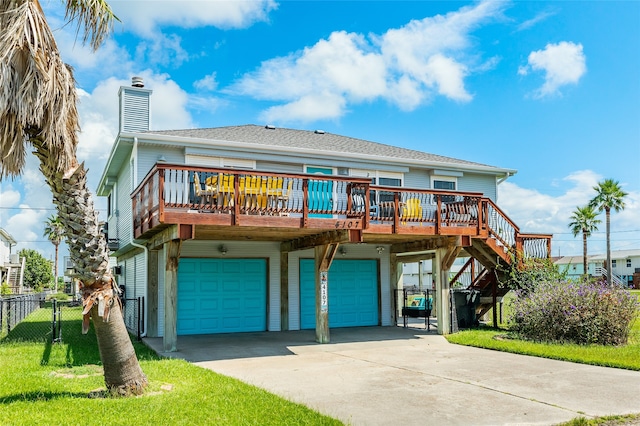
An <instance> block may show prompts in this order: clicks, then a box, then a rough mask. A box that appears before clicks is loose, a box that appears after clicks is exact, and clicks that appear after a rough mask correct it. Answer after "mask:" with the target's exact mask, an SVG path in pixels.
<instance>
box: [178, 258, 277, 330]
mask: <svg viewBox="0 0 640 426" xmlns="http://www.w3.org/2000/svg"><path fill="white" fill-rule="evenodd" d="M177 327H178V334H179V335H186V334H212V333H237V332H243V331H265V330H266V329H267V262H266V260H265V259H190V258H185V259H180V263H179V266H178V323H177Z"/></svg>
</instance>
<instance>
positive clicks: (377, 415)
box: [145, 327, 640, 425]
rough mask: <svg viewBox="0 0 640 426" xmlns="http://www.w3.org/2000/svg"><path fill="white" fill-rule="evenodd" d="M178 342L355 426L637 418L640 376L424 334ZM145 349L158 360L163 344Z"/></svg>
mask: <svg viewBox="0 0 640 426" xmlns="http://www.w3.org/2000/svg"><path fill="white" fill-rule="evenodd" d="M314 340H315V332H314V331H312V330H309V331H288V332H278V333H243V334H229V335H208V336H180V337H179V338H178V352H175V353H162V352H160V353H161V354H162V355H165V356H171V357H177V358H183V359H185V360H187V361H190V362H192V363H194V364H196V365H199V366H201V367H203V368H208V369H211V370H213V371H215V372H218V373H221V374H225V375H228V376H232V377H236V378H238V379H240V380H242V381H244V382H247V383H251V384H253V385H256V386H259V387H261V388H264V389H266V390H268V391H270V392H272V393H275V394H277V395H280V396H282V397H284V398H286V399H289V400H291V401H295V402H299V403H301V404H304V405H306V406H308V407H311V408H313V409H315V410H317V411H320V412H322V413H324V414H327V415H329V416H332V417H335V418H338V419H340V420H342V421H344V422H345V423H348V424H353V425H395V424H404V425H533V424H540V425H550V424H555V423H559V422H563V421H568V420H570V419H572V418H575V417H578V416H585V417H589V416H604V415H612V414H631V413H640V372H633V371H627V370H620V369H614V368H605V367H594V366H589V365H581V364H574V363H569V362H562V361H554V360H548V359H542V358H536V357H528V356H522V355H513V354H508V353H502V352H496V351H489V350H484V349H477V348H469V347H464V346H459V345H453V344H449V343H448V342H447V341H446V340H445V339H444V337H442V336H439V335H437V334H435V333H434V332H433V331H432V332H427V331H425V330H420V329H412V328H408V329H404V328H400V327H366V328H352V329H333V330H331V341H332V343H330V344H325V345H320V344H317V343H315V341H314ZM145 342H146V343H147V344H148V345H150V346H151V347H152V348H155V349H156V350H157V351H161V349H162V339H158V338H147V339H145Z"/></svg>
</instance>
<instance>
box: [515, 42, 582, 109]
mask: <svg viewBox="0 0 640 426" xmlns="http://www.w3.org/2000/svg"><path fill="white" fill-rule="evenodd" d="M529 70H533V71H543V72H544V74H545V76H544V78H545V82H544V84H543V85H542V87H540V88H539V89H538V90H536V91H535V92H534V94H533V95H534V97H535V98H538V99H539V98H544V97H546V96H552V95H557V94H560V88H561V87H563V86H566V85H568V84H577V83H578V81H579V80H580V78H581V77H582V76H583V75H584V74H585V73H586V72H587V66H586V57H585V55H584V52H583V49H582V44H575V43H572V42H567V41H562V42H560V43H558V44H547V45H546V47H545V48H544V50H536V51H534V52H531V53H530V54H529V58H528V65H526V66H521V67H520V68H519V69H518V74H520V75H527V74H528V73H529Z"/></svg>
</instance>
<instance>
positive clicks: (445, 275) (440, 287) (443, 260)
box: [434, 245, 462, 334]
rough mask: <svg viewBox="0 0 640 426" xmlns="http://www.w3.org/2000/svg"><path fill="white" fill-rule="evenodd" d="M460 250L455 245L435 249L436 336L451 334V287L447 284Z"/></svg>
mask: <svg viewBox="0 0 640 426" xmlns="http://www.w3.org/2000/svg"><path fill="white" fill-rule="evenodd" d="M461 249H462V247H460V246H457V245H450V246H447V247H443V248H438V249H436V256H435V262H434V263H435V266H436V274H435V280H436V289H437V290H436V292H437V298H436V303H437V309H436V318H437V320H438V334H449V333H451V315H450V313H451V294H450V293H451V292H450V290H451V285H450V283H449V271H450V270H451V265H453V262H454V261H455V260H456V257H457V256H458V253H460V250H461Z"/></svg>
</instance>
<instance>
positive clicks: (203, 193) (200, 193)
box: [193, 172, 218, 202]
mask: <svg viewBox="0 0 640 426" xmlns="http://www.w3.org/2000/svg"><path fill="white" fill-rule="evenodd" d="M193 189H194V193H195V195H196V198H197V199H198V200H199V201H205V202H211V198H212V197H214V196H216V195H217V193H218V190H217V188H216V187H214V186H211V185H205V188H204V189H203V188H202V184H201V183H200V175H199V174H198V173H197V172H194V173H193Z"/></svg>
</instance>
